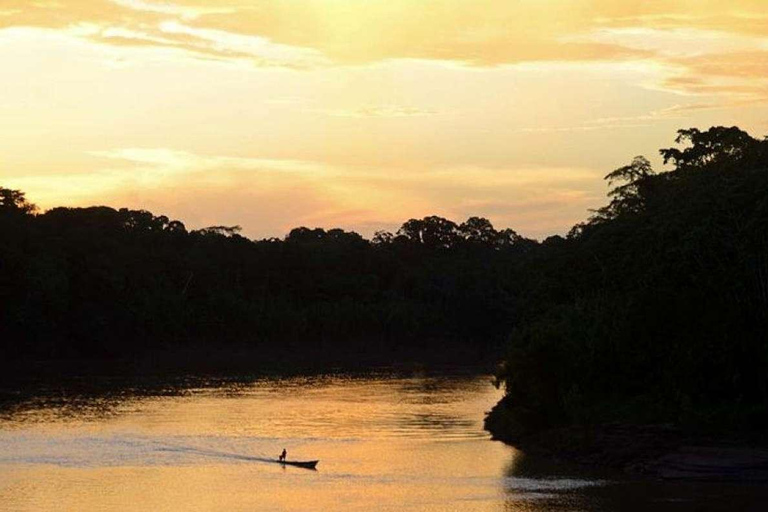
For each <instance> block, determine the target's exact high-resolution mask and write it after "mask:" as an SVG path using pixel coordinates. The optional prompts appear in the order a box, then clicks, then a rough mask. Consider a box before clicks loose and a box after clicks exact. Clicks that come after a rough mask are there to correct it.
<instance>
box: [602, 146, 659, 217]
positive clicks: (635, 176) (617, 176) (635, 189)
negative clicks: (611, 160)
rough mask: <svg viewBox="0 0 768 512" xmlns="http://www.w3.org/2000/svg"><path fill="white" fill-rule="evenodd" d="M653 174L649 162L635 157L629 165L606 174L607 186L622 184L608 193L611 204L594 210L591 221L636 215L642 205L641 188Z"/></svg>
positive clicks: (642, 195) (642, 157)
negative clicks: (629, 214)
mask: <svg viewBox="0 0 768 512" xmlns="http://www.w3.org/2000/svg"><path fill="white" fill-rule="evenodd" d="M654 174H655V173H654V171H653V167H652V166H651V162H649V161H648V159H647V158H645V157H644V156H636V157H635V158H633V159H632V163H630V164H629V165H625V166H624V167H619V168H618V169H616V170H614V171H612V172H610V173H608V174H607V175H606V176H605V179H606V180H607V181H608V185H609V186H613V185H614V184H616V183H623V184H622V185H618V186H616V187H614V188H613V189H612V190H611V191H610V192H608V197H610V198H611V202H610V203H609V204H608V205H607V206H604V207H603V208H600V209H598V210H596V211H595V212H594V213H595V215H594V216H593V218H592V220H594V221H598V222H601V221H604V220H607V219H612V218H615V217H617V216H619V215H621V214H623V213H629V212H635V213H636V212H638V211H640V210H641V209H642V208H643V205H644V193H643V192H644V190H643V186H644V185H645V184H646V183H647V182H648V179H649V178H650V177H651V176H653V175H654Z"/></svg>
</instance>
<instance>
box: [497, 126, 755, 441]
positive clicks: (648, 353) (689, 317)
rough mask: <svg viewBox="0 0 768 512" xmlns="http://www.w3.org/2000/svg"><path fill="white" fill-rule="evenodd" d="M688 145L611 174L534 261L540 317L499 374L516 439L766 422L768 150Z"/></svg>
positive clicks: (717, 139) (517, 334)
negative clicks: (603, 195) (605, 192)
mask: <svg viewBox="0 0 768 512" xmlns="http://www.w3.org/2000/svg"><path fill="white" fill-rule="evenodd" d="M677 142H678V143H684V144H687V146H686V147H685V148H684V149H677V148H672V149H664V150H661V154H662V156H663V157H664V159H665V161H668V162H671V163H673V164H674V169H673V170H672V171H670V172H664V173H660V174H655V173H654V172H653V171H652V169H651V168H650V164H649V163H648V161H647V160H646V159H644V158H642V157H638V158H635V160H634V161H633V162H632V163H631V164H630V165H628V166H626V167H622V168H620V169H617V170H616V171H614V172H612V173H610V174H609V175H608V176H607V177H606V178H607V179H608V180H609V182H610V183H611V184H612V185H614V186H615V185H616V184H617V183H618V186H615V188H613V190H612V191H611V192H610V194H609V197H610V198H611V201H610V204H609V205H608V206H606V207H604V208H601V209H599V210H597V211H596V212H594V215H593V216H592V217H591V218H590V220H588V221H587V222H585V223H583V224H580V225H578V226H576V227H575V228H574V229H573V230H572V231H571V233H570V234H569V236H568V237H567V239H565V240H562V239H561V240H557V242H556V243H554V242H553V243H545V244H544V245H545V246H547V248H546V250H542V251H538V252H537V253H536V255H535V257H534V258H533V260H532V261H531V262H529V264H528V265H529V266H528V267H527V268H528V272H527V273H526V275H527V276H528V277H529V279H528V280H527V281H526V283H525V284H524V285H523V288H522V289H523V290H525V295H524V296H521V299H520V300H521V301H522V302H523V303H525V304H526V309H527V310H528V311H529V312H530V314H529V315H528V316H527V317H526V318H525V319H524V320H523V321H521V322H520V324H519V325H517V327H516V328H515V330H514V335H513V337H512V339H511V341H510V344H509V351H508V355H507V357H506V361H505V363H504V365H503V366H502V367H501V369H500V372H499V379H500V381H501V382H503V383H504V384H505V386H506V391H507V394H506V397H505V399H504V406H505V408H506V410H507V411H508V413H509V414H510V415H511V416H512V417H513V418H509V419H508V420H505V421H506V423H507V425H508V428H512V429H515V430H517V432H515V433H512V434H510V433H505V435H507V437H509V436H510V435H511V436H512V437H514V436H515V435H524V433H525V432H526V431H530V430H531V429H538V428H542V427H549V426H557V425H565V424H573V423H581V424H589V423H596V422H606V421H636V422H659V421H662V422H672V423H677V424H690V425H696V426H700V427H702V426H709V427H712V428H720V429H722V428H728V429H734V428H735V429H740V430H741V429H752V430H754V429H764V428H765V427H768V142H766V141H762V140H757V139H753V138H752V137H750V136H749V135H748V134H746V133H745V132H743V131H741V130H739V129H738V128H723V127H715V128H711V129H709V130H707V131H704V132H702V131H699V130H696V129H691V130H681V131H680V132H679V137H678V138H677ZM498 420H499V419H498V418H495V419H494V421H498ZM510 425H514V426H513V427H511V426H510Z"/></svg>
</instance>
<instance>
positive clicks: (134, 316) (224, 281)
mask: <svg viewBox="0 0 768 512" xmlns="http://www.w3.org/2000/svg"><path fill="white" fill-rule="evenodd" d="M0 198H1V199H2V203H0V239H1V240H2V242H1V244H0V304H1V305H2V309H0V340H2V341H0V350H1V351H2V354H0V355H2V357H3V358H4V359H5V360H9V359H11V358H20V357H21V358H45V359H49V358H78V357H91V358H93V357H96V358H105V357H126V356H134V355H139V354H146V353H152V352H153V351H157V350H165V349H173V348H174V347H194V348H195V349H199V348H200V347H204V348H207V349H211V350H218V351H221V350H223V351H226V350H229V349H233V348H237V349H238V350H242V349H244V348H249V349H254V350H255V351H257V352H258V351H261V350H263V351H264V353H265V354H271V353H274V352H275V350H283V351H287V352H289V353H293V354H296V355H297V356H298V355H299V354H305V355H306V354H318V353H324V354H326V355H327V354H329V353H330V354H334V353H336V354H342V353H345V352H348V351H350V350H353V351H354V352H355V353H367V352H381V353H387V352H397V351H398V350H400V349H407V350H410V349H414V348H415V349H417V350H420V351H421V352H424V353H428V352H430V351H431V352H438V351H439V350H440V349H441V347H443V345H444V344H446V343H453V344H457V345H462V344H463V345H464V346H468V347H470V348H471V349H472V351H473V352H474V353H476V354H478V355H481V356H482V355H483V354H484V355H485V356H488V355H489V354H492V353H494V351H496V353H498V347H499V346H500V344H501V341H503V339H504V338H505V336H506V335H507V334H508V332H509V330H510V329H511V328H512V323H513V321H514V318H515V315H514V311H515V282H516V277H515V276H516V272H517V265H516V263H515V262H516V261H517V259H518V257H519V256H520V255H522V254H526V253H527V252H529V251H530V250H531V248H532V247H535V246H536V243H535V242H534V241H531V240H527V239H525V238H523V237H520V236H518V235H517V234H515V233H514V232H513V231H511V230H504V231H501V232H497V231H496V230H495V229H494V228H493V226H492V225H491V224H490V222H488V221H487V220H485V219H478V218H471V219H469V220H468V221H467V222H466V223H464V224H462V225H461V226H459V225H457V224H455V223H453V222H451V221H449V220H446V219H442V218H440V217H427V218H425V219H421V220H417V219H412V220H410V221H408V222H406V223H405V224H404V225H403V227H402V228H401V229H400V230H399V231H398V233H397V235H394V234H391V233H384V232H381V233H377V235H376V237H374V239H373V241H370V242H369V241H367V240H365V239H363V238H362V237H361V236H360V235H358V234H357V233H351V232H346V231H343V230H341V229H330V230H327V231H326V230H323V229H319V228H317V229H308V228H304V227H301V228H296V229H294V230H292V231H291V232H290V234H288V235H287V236H286V237H285V239H284V240H277V239H271V240H261V241H251V240H248V239H246V238H244V237H242V236H240V235H239V234H238V232H239V229H240V228H239V227H238V226H233V227H227V226H213V227H209V228H205V229H200V230H197V231H191V232H189V231H187V229H186V228H185V226H184V225H183V224H182V223H181V222H178V221H172V220H169V219H168V218H167V217H164V216H154V215H153V214H151V213H149V212H146V211H133V210H127V209H120V210H115V209H112V208H107V207H92V208H54V209H52V210H50V211H47V212H45V213H42V214H37V213H36V209H35V208H34V207H33V206H32V205H30V204H29V203H28V202H27V201H26V200H25V198H24V194H23V193H21V192H20V191H15V190H9V189H2V188H0Z"/></svg>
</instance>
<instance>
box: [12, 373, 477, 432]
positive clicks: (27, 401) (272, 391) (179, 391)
mask: <svg viewBox="0 0 768 512" xmlns="http://www.w3.org/2000/svg"><path fill="white" fill-rule="evenodd" d="M488 388H489V386H487V385H486V381H485V380H484V379H478V378H477V377H476V376H475V377H471V376H422V375H419V376H416V377H410V376H408V377H404V376H403V373H396V372H373V373H365V372H359V373H357V374H354V373H350V374H344V373H337V374H318V375H301V376H288V377H282V376H274V375H273V376H253V375H250V376H248V375H246V376H237V375H235V376H186V375H179V376H166V377H135V376H120V375H118V376H115V375H112V376H72V375H69V376H61V375H56V374H54V373H52V374H50V375H49V376H47V377H36V378H27V379H26V380H25V379H23V378H21V379H18V380H17V382H15V383H10V384H9V385H8V387H7V388H6V389H7V390H6V391H5V392H4V393H3V394H2V395H1V396H0V421H12V422H15V423H45V422H51V421H53V422H74V421H78V422H91V421H99V420H104V419H108V418H114V417H118V416H121V415H124V414H130V413H134V412H137V410H138V409H140V408H141V407H142V403H143V402H144V401H145V399H148V398H157V397H181V396H192V395H204V396H208V397H214V398H222V399H228V398H241V397H251V398H256V399H258V397H260V396H263V397H265V398H266V397H269V398H270V399H273V400H274V399H277V400H280V399H282V398H283V397H285V400H286V401H290V400H295V399H302V400H306V401H308V403H309V404H312V403H315V402H317V401H318V400H320V401H322V400H331V401H334V402H349V403H350V405H351V410H352V411H354V415H355V416H356V417H357V418H358V419H359V420H360V422H361V426H362V424H365V425H367V426H368V427H375V426H376V423H379V426H378V427H379V429H381V427H384V428H385V429H386V428H388V427H387V425H389V426H391V427H394V430H395V431H400V432H414V431H419V430H420V431H424V430H428V431H444V432H454V433H458V432H464V433H466V432H469V431H470V430H472V431H478V428H477V425H478V422H479V421H481V419H482V418H480V417H478V418H470V417H467V416H466V415H464V413H463V410H457V409H456V408H455V407H452V404H459V403H461V402H462V401H464V400H466V399H467V397H468V396H470V397H471V396H472V395H473V394H475V393H480V392H482V391H486V392H487V390H488ZM9 390H10V391H9ZM318 403H319V402H318ZM354 404H366V405H371V404H373V405H374V406H375V405H376V404H380V405H382V406H384V409H382V410H378V411H376V410H370V409H359V408H356V407H355V405H354ZM310 407H311V405H310ZM331 412H333V411H331ZM348 413H349V411H345V414H348ZM313 414H315V415H316V419H317V420H318V421H322V422H328V421H331V422H332V421H338V420H339V416H338V413H334V414H330V413H329V412H328V411H325V410H321V408H318V409H317V410H316V412H314V413H313ZM366 416H368V417H366Z"/></svg>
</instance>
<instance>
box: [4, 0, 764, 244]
mask: <svg viewBox="0 0 768 512" xmlns="http://www.w3.org/2000/svg"><path fill="white" fill-rule="evenodd" d="M765 7H766V4H765V0H729V1H728V2H724V1H722V0H717V1H712V0H679V1H674V0H664V1H659V0H646V1H643V2H629V1H626V0H173V1H158V0H39V1H35V0H0V186H3V187H7V188H15V189H21V190H23V191H24V192H26V194H27V198H28V199H29V200H30V201H32V202H34V203H36V204H37V205H38V206H39V207H41V208H42V209H48V208H52V207H55V206H90V205H109V206H113V207H129V208H135V209H147V210H150V211H152V212H153V213H155V214H156V215H160V214H165V215H167V216H169V217H171V218H176V219H179V220H181V221H183V222H184V223H185V224H186V225H187V227H188V228H200V227H204V226H209V225H235V224H237V225H241V226H242V227H243V234H244V235H245V236H249V237H251V238H262V237H272V236H277V237H281V236H284V235H285V234H286V233H287V232H288V231H289V230H290V229H291V228H293V227H297V226H307V227H325V228H332V227H341V228H344V229H349V230H355V231H357V232H359V233H361V234H363V235H365V236H370V235H371V234H372V233H373V232H375V231H376V230H379V229H387V230H391V231H394V230H396V229H397V227H398V226H400V225H401V224H402V223H403V222H404V221H405V220H407V219H409V218H413V217H419V218H420V217H424V216H426V215H440V216H443V217H447V218H450V219H452V220H454V221H459V222H460V221H462V220H464V219H466V218H467V217H469V216H482V217H486V218H488V219H490V220H491V221H492V222H493V223H494V225H495V226H496V227H497V228H499V229H500V228H505V227H511V228H513V229H515V230H516V231H518V232H519V233H521V234H523V235H526V236H530V237H535V238H540V239H541V238H544V237H546V236H549V235H552V234H558V233H559V234H562V233H565V232H567V231H568V229H569V228H570V227H571V226H572V225H573V224H575V223H576V222H579V221H581V220H584V219H585V218H586V217H587V216H588V215H589V212H588V210H589V209H590V208H596V207H599V206H601V205H602V204H604V203H605V193H606V190H607V189H606V183H605V182H604V181H603V176H605V174H607V173H608V172H610V171H611V170H613V169H615V168H617V167H620V166H623V165H625V164H627V163H629V162H630V161H631V160H632V157H634V156H635V155H646V156H647V157H649V158H650V159H651V161H652V162H653V163H654V165H655V166H656V167H657V170H661V169H663V166H662V163H661V161H660V160H659V158H658V149H659V148H663V147H670V146H672V145H674V138H675V132H676V130H677V129H680V128H688V127H699V128H702V129H704V128H707V127H709V126H713V125H726V126H731V125H738V126H740V127H741V128H742V129H745V130H747V131H749V132H750V133H751V134H752V135H753V136H755V137H762V136H764V135H765V134H766V133H768V10H766V8H765Z"/></svg>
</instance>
